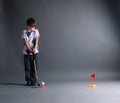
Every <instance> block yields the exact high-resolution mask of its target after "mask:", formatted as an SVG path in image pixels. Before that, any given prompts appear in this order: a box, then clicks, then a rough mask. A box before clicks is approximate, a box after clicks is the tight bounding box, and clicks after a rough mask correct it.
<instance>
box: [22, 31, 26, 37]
mask: <svg viewBox="0 0 120 103" xmlns="http://www.w3.org/2000/svg"><path fill="white" fill-rule="evenodd" d="M21 38H22V39H25V38H26V31H25V30H23V32H22V36H21Z"/></svg>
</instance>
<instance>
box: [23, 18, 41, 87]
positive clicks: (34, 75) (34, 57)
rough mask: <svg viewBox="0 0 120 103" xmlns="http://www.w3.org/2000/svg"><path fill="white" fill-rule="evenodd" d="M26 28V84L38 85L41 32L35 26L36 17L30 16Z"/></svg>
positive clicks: (24, 39) (24, 32)
mask: <svg viewBox="0 0 120 103" xmlns="http://www.w3.org/2000/svg"><path fill="white" fill-rule="evenodd" d="M26 26H27V27H26V29H25V30H23V34H22V39H23V45H24V48H23V55H24V70H25V80H26V81H27V83H26V86H37V85H38V55H39V51H38V40H39V38H40V34H39V31H38V29H36V28H35V26H36V21H35V19H34V18H28V19H27V21H26Z"/></svg>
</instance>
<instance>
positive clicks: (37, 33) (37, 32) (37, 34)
mask: <svg viewBox="0 0 120 103" xmlns="http://www.w3.org/2000/svg"><path fill="white" fill-rule="evenodd" d="M37 36H40V33H39V30H38V29H36V35H35V37H37Z"/></svg>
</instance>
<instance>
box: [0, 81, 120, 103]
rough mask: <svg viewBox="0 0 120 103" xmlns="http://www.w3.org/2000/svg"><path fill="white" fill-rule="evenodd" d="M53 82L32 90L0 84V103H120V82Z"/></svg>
mask: <svg viewBox="0 0 120 103" xmlns="http://www.w3.org/2000/svg"><path fill="white" fill-rule="evenodd" d="M89 83H90V81H85V82H82V81H74V82H72V81H66V82H65V81H57V82H55V81H51V82H46V87H45V88H44V89H41V88H31V87H26V86H23V84H22V83H10V82H8V83H0V103H120V81H97V86H96V88H89V87H88V85H89Z"/></svg>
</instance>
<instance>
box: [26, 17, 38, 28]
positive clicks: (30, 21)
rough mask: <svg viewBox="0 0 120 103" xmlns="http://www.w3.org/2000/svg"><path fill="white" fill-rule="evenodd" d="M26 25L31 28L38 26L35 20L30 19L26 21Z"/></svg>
mask: <svg viewBox="0 0 120 103" xmlns="http://www.w3.org/2000/svg"><path fill="white" fill-rule="evenodd" d="M26 25H27V26H30V27H35V25H36V21H35V19H34V18H28V19H27V21H26Z"/></svg>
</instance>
